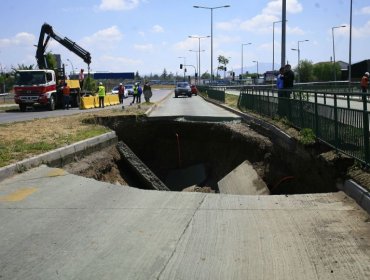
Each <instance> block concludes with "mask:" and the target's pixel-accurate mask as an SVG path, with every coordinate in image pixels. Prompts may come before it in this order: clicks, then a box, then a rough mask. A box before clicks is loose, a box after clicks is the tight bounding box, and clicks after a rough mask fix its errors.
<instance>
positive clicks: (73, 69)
mask: <svg viewBox="0 0 370 280" xmlns="http://www.w3.org/2000/svg"><path fill="white" fill-rule="evenodd" d="M67 61H69V62H70V63H71V66H72V75H74V74H75V68H74V67H73V64H72V61H70V60H69V58H67Z"/></svg>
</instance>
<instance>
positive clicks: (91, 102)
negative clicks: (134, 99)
mask: <svg viewBox="0 0 370 280" xmlns="http://www.w3.org/2000/svg"><path fill="white" fill-rule="evenodd" d="M118 104H119V98H118V95H117V94H108V95H106V96H105V98H104V106H113V105H118ZM92 108H99V96H97V95H95V96H84V97H81V106H80V109H82V110H84V109H92Z"/></svg>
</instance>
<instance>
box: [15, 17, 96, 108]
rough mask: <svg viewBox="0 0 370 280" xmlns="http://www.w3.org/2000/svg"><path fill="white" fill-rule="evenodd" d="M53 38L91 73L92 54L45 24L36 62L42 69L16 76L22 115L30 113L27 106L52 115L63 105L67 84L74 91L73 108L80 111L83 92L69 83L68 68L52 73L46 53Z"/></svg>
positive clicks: (27, 71) (72, 93) (72, 97)
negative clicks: (27, 111) (42, 106)
mask: <svg viewBox="0 0 370 280" xmlns="http://www.w3.org/2000/svg"><path fill="white" fill-rule="evenodd" d="M45 37H46V38H45ZM50 38H52V39H54V40H55V41H57V42H58V43H60V44H61V45H63V46H64V47H66V48H67V49H69V50H70V51H71V52H73V53H75V54H76V55H77V56H79V57H80V58H82V59H83V61H84V62H85V63H87V65H88V69H90V63H91V55H90V53H89V52H88V51H86V50H84V49H83V48H82V47H80V46H79V45H77V44H76V43H75V42H73V41H72V40H70V39H69V38H67V37H62V36H59V35H58V34H57V33H56V32H55V31H54V30H53V27H52V26H51V25H49V24H47V23H44V24H43V25H42V27H41V31H40V37H39V41H38V45H37V51H36V61H37V66H38V68H39V69H37V70H17V71H16V73H15V85H14V87H13V89H14V93H15V96H14V101H15V103H17V104H19V109H20V111H22V112H24V111H26V109H27V106H34V105H36V104H39V105H44V106H47V108H48V109H49V110H51V111H52V110H54V109H55V108H58V107H61V105H62V104H63V94H62V91H61V88H62V86H63V85H64V83H67V84H68V85H69V87H70V89H71V95H70V96H71V97H70V100H71V103H72V104H71V105H72V106H73V107H76V106H79V104H80V98H81V94H82V89H81V88H80V84H79V81H78V80H69V79H66V75H65V69H64V65H62V67H59V68H57V69H49V66H48V63H47V60H46V55H45V51H46V48H47V44H48V42H49V40H50Z"/></svg>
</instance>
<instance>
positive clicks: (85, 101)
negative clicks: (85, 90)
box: [80, 96, 99, 109]
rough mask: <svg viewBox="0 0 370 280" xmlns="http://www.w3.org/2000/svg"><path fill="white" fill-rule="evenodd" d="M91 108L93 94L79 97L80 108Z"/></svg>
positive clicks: (92, 105) (93, 98)
mask: <svg viewBox="0 0 370 280" xmlns="http://www.w3.org/2000/svg"><path fill="white" fill-rule="evenodd" d="M98 102H99V101H98ZM98 106H99V103H98ZM92 108H95V97H94V96H84V97H81V105H80V109H92Z"/></svg>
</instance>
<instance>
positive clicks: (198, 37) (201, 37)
mask: <svg viewBox="0 0 370 280" xmlns="http://www.w3.org/2000/svg"><path fill="white" fill-rule="evenodd" d="M188 37H189V38H195V39H198V52H199V57H198V83H200V39H204V38H209V37H211V36H209V35H208V36H188Z"/></svg>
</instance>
